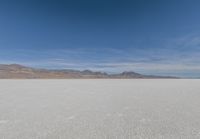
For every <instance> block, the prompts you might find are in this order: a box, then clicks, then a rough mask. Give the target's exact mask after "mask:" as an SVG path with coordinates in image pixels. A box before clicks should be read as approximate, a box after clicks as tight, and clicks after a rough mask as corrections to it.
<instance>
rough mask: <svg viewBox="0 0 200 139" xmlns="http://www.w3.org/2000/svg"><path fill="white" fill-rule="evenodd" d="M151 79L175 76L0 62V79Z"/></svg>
mask: <svg viewBox="0 0 200 139" xmlns="http://www.w3.org/2000/svg"><path fill="white" fill-rule="evenodd" d="M95 78H106V79H137V78H144V79H151V78H177V77H171V76H155V75H143V74H139V73H136V72H133V71H128V72H127V71H125V72H122V73H119V74H108V73H106V72H94V71H91V70H83V71H79V70H70V69H62V70H60V69H57V70H51V69H37V68H32V67H26V66H23V65H19V64H9V65H8V64H0V79H95Z"/></svg>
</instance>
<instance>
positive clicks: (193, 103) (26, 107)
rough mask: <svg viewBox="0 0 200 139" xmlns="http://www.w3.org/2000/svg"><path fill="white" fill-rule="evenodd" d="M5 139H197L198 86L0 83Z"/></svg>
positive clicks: (0, 125) (0, 131) (176, 82)
mask: <svg viewBox="0 0 200 139" xmlns="http://www.w3.org/2000/svg"><path fill="white" fill-rule="evenodd" d="M0 138H1V139H199V138H200V80H192V79H191V80H189V79H188V80H183V79H146V80H145V79H138V80H137V79H133V80H111V79H107V80H106V79H105V80H104V79H99V80H94V79H88V80H85V79H81V80H78V79H75V80H0Z"/></svg>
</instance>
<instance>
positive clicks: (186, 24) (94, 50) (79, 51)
mask: <svg viewBox="0 0 200 139" xmlns="http://www.w3.org/2000/svg"><path fill="white" fill-rule="evenodd" d="M199 7H200V1H199V0H166V1H164V0H123V1H122V0H101V1H100V0H84V1H83V0H18V1H16V0H15V1H14V0H0V63H8V64H9V63H19V64H23V65H27V66H32V67H39V68H53V69H57V68H62V69H63V68H70V69H81V70H82V69H92V70H98V71H106V72H110V73H114V72H121V71H136V72H140V73H144V74H156V75H175V76H182V77H200V18H199V15H200V8H199Z"/></svg>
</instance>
